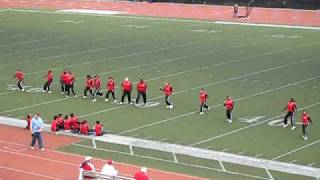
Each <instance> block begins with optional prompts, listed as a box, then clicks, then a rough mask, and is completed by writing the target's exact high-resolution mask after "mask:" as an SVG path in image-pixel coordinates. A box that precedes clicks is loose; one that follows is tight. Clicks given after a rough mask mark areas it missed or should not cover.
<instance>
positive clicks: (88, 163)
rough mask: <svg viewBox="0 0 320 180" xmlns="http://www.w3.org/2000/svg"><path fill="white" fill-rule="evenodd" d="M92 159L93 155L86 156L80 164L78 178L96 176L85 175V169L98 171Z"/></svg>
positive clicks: (82, 179) (84, 179)
mask: <svg viewBox="0 0 320 180" xmlns="http://www.w3.org/2000/svg"><path fill="white" fill-rule="evenodd" d="M91 160H92V157H91V156H87V157H85V159H84V161H83V162H82V163H81V165H80V169H79V170H80V171H79V177H78V179H81V180H87V179H94V177H91V176H84V175H83V171H92V172H96V169H95V167H94V165H93V164H92V163H91Z"/></svg>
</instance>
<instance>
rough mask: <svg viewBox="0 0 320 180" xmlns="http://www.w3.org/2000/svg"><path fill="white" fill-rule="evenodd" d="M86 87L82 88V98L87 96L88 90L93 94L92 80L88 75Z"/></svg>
mask: <svg viewBox="0 0 320 180" xmlns="http://www.w3.org/2000/svg"><path fill="white" fill-rule="evenodd" d="M86 78H87V79H86V87H85V88H84V93H83V97H82V98H87V93H88V91H89V92H90V94H91V95H92V96H93V92H92V90H93V88H94V80H93V78H92V77H91V76H90V75H87V76H86Z"/></svg>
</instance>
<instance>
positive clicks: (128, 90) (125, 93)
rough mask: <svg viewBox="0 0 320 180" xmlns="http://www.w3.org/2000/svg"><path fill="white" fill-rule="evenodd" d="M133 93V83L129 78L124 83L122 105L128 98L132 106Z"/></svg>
mask: <svg viewBox="0 0 320 180" xmlns="http://www.w3.org/2000/svg"><path fill="white" fill-rule="evenodd" d="M131 91H132V83H131V81H129V78H128V77H126V78H125V79H124V81H123V82H122V97H121V102H120V104H123V102H124V98H125V97H126V96H128V103H129V104H131Z"/></svg>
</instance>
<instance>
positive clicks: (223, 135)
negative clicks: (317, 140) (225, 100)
mask: <svg viewBox="0 0 320 180" xmlns="http://www.w3.org/2000/svg"><path fill="white" fill-rule="evenodd" d="M318 78H320V76H318ZM309 80H310V79H309ZM299 82H300V83H301V82H302V81H299ZM294 84H296V83H291V86H292V85H294ZM287 87H290V86H288V85H286V86H283V87H278V88H275V89H272V90H268V91H264V92H266V93H267V92H273V91H275V90H278V89H279V88H281V89H283V88H287ZM259 94H260V93H259ZM237 101H238V100H237ZM318 105H320V102H317V103H314V104H311V105H308V106H305V107H303V108H302V109H308V108H312V107H314V106H318ZM283 115H284V114H281V115H278V116H275V117H273V118H269V119H266V120H264V121H260V122H257V123H255V124H251V125H248V126H245V127H242V128H239V129H236V130H233V131H230V132H227V133H224V134H221V135H218V136H214V137H211V138H208V139H205V140H202V141H199V142H196V143H193V144H190V146H196V145H199V144H203V143H206V142H209V141H213V140H215V139H219V138H222V137H225V136H228V135H231V134H234V133H238V132H240V131H243V130H246V129H249V128H252V127H255V126H257V125H260V124H263V123H265V122H268V121H271V120H274V119H277V118H280V117H282V116H283ZM272 160H273V159H272Z"/></svg>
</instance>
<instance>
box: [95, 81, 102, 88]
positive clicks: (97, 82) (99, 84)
mask: <svg viewBox="0 0 320 180" xmlns="http://www.w3.org/2000/svg"><path fill="white" fill-rule="evenodd" d="M100 86H101V80H100V78H95V79H94V87H95V88H96V89H98V88H100Z"/></svg>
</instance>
